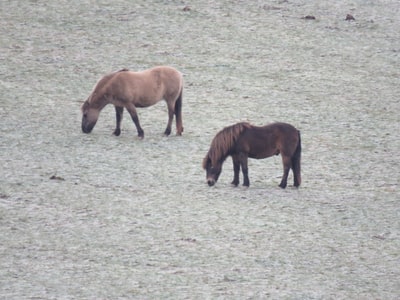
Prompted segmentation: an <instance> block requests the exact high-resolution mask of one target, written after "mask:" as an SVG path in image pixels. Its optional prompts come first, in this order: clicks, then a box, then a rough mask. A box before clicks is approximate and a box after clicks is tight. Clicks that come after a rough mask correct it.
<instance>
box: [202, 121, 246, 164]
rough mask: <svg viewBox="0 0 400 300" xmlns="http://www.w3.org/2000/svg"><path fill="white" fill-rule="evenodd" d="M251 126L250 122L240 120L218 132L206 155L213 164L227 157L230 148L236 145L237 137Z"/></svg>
mask: <svg viewBox="0 0 400 300" xmlns="http://www.w3.org/2000/svg"><path fill="white" fill-rule="evenodd" d="M250 127H251V125H250V124H249V123H247V122H240V123H237V124H234V125H231V126H227V127H225V128H224V129H222V130H221V131H220V132H218V133H217V135H216V136H215V137H214V139H213V140H212V142H211V146H210V150H208V153H207V156H206V157H208V158H209V159H210V160H211V163H212V165H215V164H216V163H217V161H219V160H220V159H221V158H223V157H226V155H227V153H228V152H229V150H230V149H232V147H233V146H234V144H235V142H236V140H237V138H238V137H239V136H240V135H241V134H242V132H243V131H244V130H245V129H248V128H250ZM203 167H204V166H203Z"/></svg>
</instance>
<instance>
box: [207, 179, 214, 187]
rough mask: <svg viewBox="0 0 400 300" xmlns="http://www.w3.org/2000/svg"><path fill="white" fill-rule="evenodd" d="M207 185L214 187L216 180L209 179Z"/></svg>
mask: <svg viewBox="0 0 400 300" xmlns="http://www.w3.org/2000/svg"><path fill="white" fill-rule="evenodd" d="M207 184H208V186H213V185H214V184H215V180H214V179H212V178H208V179H207Z"/></svg>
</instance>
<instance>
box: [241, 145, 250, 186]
mask: <svg viewBox="0 0 400 300" xmlns="http://www.w3.org/2000/svg"><path fill="white" fill-rule="evenodd" d="M247 159H248V157H247V155H246V154H244V153H241V154H239V163H240V165H241V167H242V173H243V186H247V187H249V186H250V180H249V169H248V168H247Z"/></svg>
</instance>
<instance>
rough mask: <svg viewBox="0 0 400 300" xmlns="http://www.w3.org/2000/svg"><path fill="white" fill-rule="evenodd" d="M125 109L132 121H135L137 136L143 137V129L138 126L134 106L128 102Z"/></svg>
mask: <svg viewBox="0 0 400 300" xmlns="http://www.w3.org/2000/svg"><path fill="white" fill-rule="evenodd" d="M126 109H127V111H128V112H129V114H130V115H131V118H132V121H133V123H135V126H136V129H137V132H138V136H139V137H140V138H143V137H144V131H143V129H142V127H140V123H139V117H138V115H137V112H136V108H135V106H134V105H133V104H129V105H127V106H126Z"/></svg>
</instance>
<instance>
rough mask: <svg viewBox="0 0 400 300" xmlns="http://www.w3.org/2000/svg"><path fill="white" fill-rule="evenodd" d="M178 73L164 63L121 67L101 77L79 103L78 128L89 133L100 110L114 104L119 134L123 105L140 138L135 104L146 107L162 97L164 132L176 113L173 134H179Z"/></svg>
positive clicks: (142, 135) (115, 132) (168, 131)
mask: <svg viewBox="0 0 400 300" xmlns="http://www.w3.org/2000/svg"><path fill="white" fill-rule="evenodd" d="M182 90H183V77H182V74H181V73H180V72H179V71H177V70H176V69H174V68H171V67H167V66H160V67H154V68H152V69H148V70H144V71H141V72H131V71H129V70H127V69H122V70H119V71H116V72H113V73H110V74H107V75H105V76H104V77H102V78H101V79H100V80H99V81H98V82H97V84H96V85H95V87H94V89H93V91H92V93H91V94H90V95H89V97H88V98H87V100H86V101H85V102H84V103H83V105H82V108H81V109H82V131H83V132H84V133H90V132H91V131H92V129H93V127H94V126H95V125H96V122H97V119H98V117H99V114H100V111H101V110H102V109H103V108H104V107H105V106H106V105H107V104H110V103H111V104H113V105H114V106H115V113H116V118H117V126H116V128H115V130H114V135H116V136H119V135H120V133H121V120H122V113H123V111H124V107H125V108H126V110H127V111H128V112H129V114H130V115H131V117H132V120H133V123H135V126H136V129H137V132H138V136H139V137H140V138H143V137H144V131H143V129H142V127H140V123H139V118H138V115H137V112H136V107H148V106H151V105H154V104H156V103H157V102H159V101H161V100H163V99H164V100H165V101H166V102H167V106H168V123H167V128H166V129H165V132H164V134H165V135H167V136H168V135H169V134H170V133H171V125H172V120H173V118H174V114H175V116H176V133H177V135H181V134H182V132H183V125H182Z"/></svg>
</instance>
